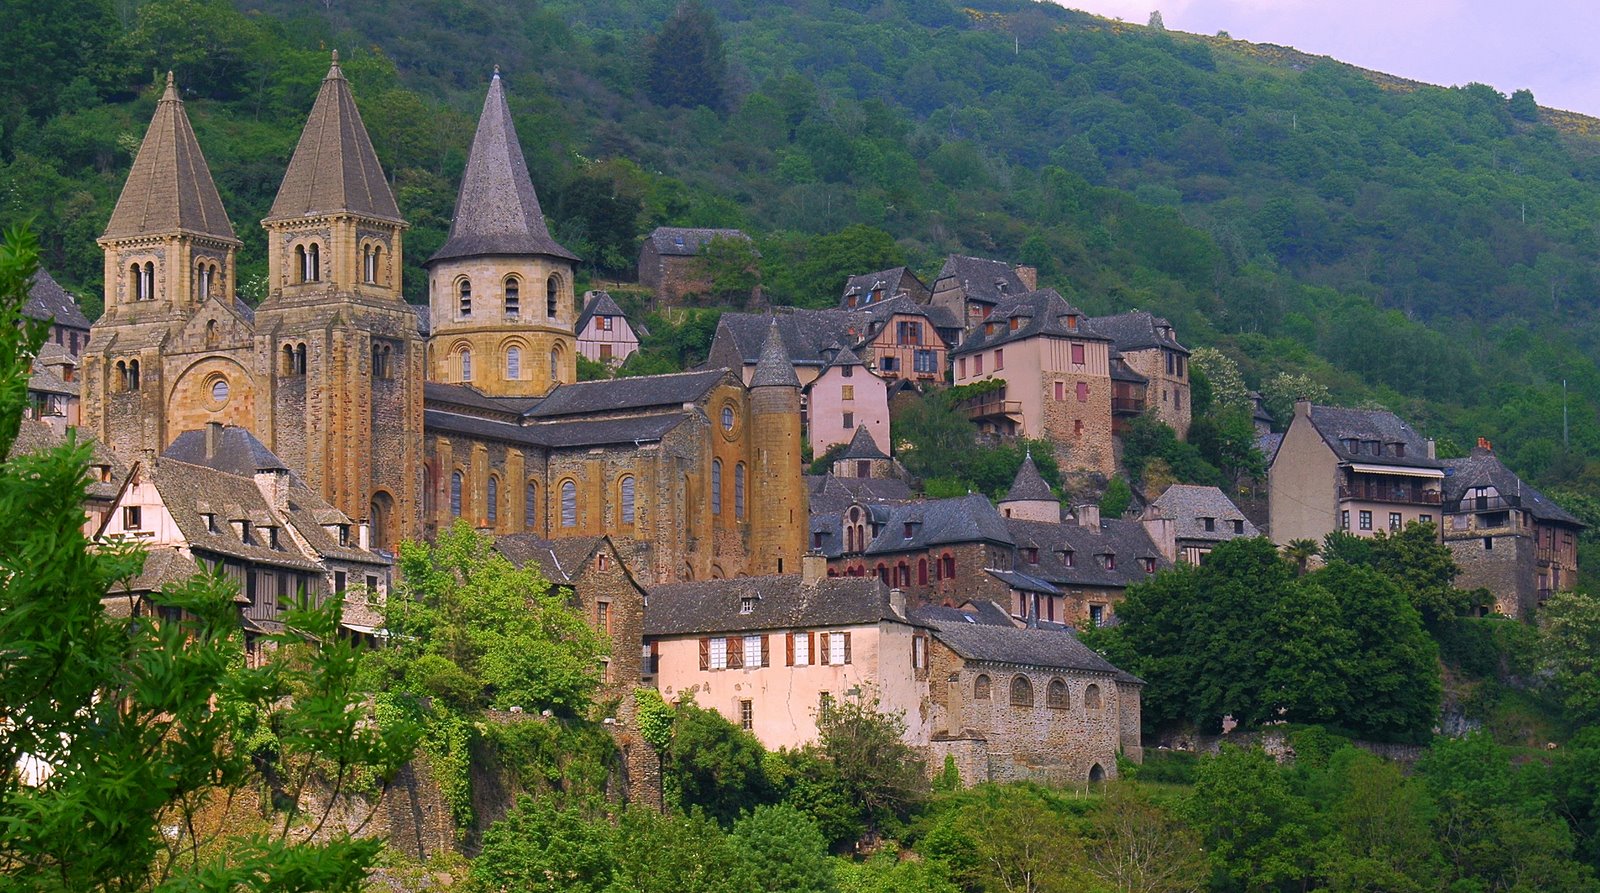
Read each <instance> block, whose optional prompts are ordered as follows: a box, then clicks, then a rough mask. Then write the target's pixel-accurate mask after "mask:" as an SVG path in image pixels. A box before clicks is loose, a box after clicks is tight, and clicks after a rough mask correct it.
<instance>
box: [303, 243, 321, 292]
mask: <svg viewBox="0 0 1600 893" xmlns="http://www.w3.org/2000/svg"><path fill="white" fill-rule="evenodd" d="M321 280H322V246H320V245H318V244H317V243H315V242H312V243H311V247H310V248H309V249H307V250H306V281H307V282H320V281H321Z"/></svg>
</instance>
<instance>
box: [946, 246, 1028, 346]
mask: <svg viewBox="0 0 1600 893" xmlns="http://www.w3.org/2000/svg"><path fill="white" fill-rule="evenodd" d="M1038 287H1039V272H1038V270H1036V269H1034V268H1033V267H1029V266H1021V265H1018V266H1012V265H1011V264H1008V263H1006V262H1005V261H998V260H989V259H987V258H982V257H968V256H966V255H961V254H952V255H950V256H949V257H947V258H945V262H944V266H943V267H942V268H940V270H939V276H938V277H937V278H936V279H934V280H933V294H932V297H930V298H929V303H930V304H932V305H933V306H935V307H942V308H944V309H945V310H946V311H947V312H949V313H950V314H951V315H952V316H954V317H955V318H956V319H958V320H961V322H962V326H963V327H964V328H970V327H971V326H973V325H976V324H977V323H979V322H981V321H983V320H985V319H988V318H989V314H991V313H993V312H994V309H995V308H996V307H998V306H999V305H1000V304H1003V303H1005V302H1006V301H1009V300H1012V299H1013V298H1017V297H1020V296H1022V295H1024V294H1027V293H1028V292H1031V291H1034V290H1035V289H1037V288H1038Z"/></svg>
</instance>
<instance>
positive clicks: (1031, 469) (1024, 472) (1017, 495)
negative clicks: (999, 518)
mask: <svg viewBox="0 0 1600 893" xmlns="http://www.w3.org/2000/svg"><path fill="white" fill-rule="evenodd" d="M1045 500H1049V501H1050V502H1055V501H1056V495H1055V493H1053V492H1051V491H1050V485H1049V484H1047V483H1045V481H1044V475H1041V474H1040V473H1039V466H1037V465H1035V464H1033V451H1032V450H1029V451H1028V454H1027V455H1026V456H1024V457H1023V458H1022V467H1021V468H1018V469H1017V477H1016V479H1015V480H1013V481H1012V482H1011V489H1010V490H1007V491H1006V498H1005V499H1003V500H1001V501H1002V502H1023V501H1029V502H1033V501H1041V502H1042V501H1045Z"/></svg>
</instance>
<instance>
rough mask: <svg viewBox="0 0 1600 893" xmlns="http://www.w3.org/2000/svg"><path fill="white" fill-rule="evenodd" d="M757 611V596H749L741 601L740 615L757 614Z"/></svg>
mask: <svg viewBox="0 0 1600 893" xmlns="http://www.w3.org/2000/svg"><path fill="white" fill-rule="evenodd" d="M755 609H756V599H755V596H753V595H747V596H744V597H743V598H741V599H739V613H740V614H752V613H754V612H755Z"/></svg>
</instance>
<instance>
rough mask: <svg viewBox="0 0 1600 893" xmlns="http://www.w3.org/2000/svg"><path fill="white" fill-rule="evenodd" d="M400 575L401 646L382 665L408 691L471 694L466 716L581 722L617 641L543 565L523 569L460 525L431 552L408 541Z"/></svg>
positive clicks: (391, 605)
mask: <svg viewBox="0 0 1600 893" xmlns="http://www.w3.org/2000/svg"><path fill="white" fill-rule="evenodd" d="M400 571H401V575H402V577H401V579H402V582H401V583H400V585H398V586H396V587H395V592H394V594H393V595H392V596H391V597H390V598H389V600H388V603H387V605H386V608H385V614H386V625H387V627H388V629H389V630H390V631H391V632H392V633H393V638H392V639H391V641H392V642H393V645H392V647H391V648H389V649H388V650H386V651H385V652H384V654H383V658H384V663H385V666H386V670H387V672H388V674H389V677H390V678H391V679H392V680H394V681H395V682H396V683H398V684H399V685H400V686H401V687H403V688H407V689H410V690H411V691H413V692H415V693H417V694H428V695H434V696H437V697H441V698H460V697H461V696H462V695H464V694H469V693H470V695H471V698H470V700H466V701H455V702H453V706H455V707H457V708H461V709H472V708H475V707H478V706H482V705H491V706H495V707H503V708H509V707H514V706H515V707H522V708H524V709H529V710H533V711H539V710H545V709H548V710H553V711H555V712H557V713H560V714H562V715H565V716H576V715H579V714H581V713H582V712H583V711H584V710H585V709H586V708H587V707H588V705H589V703H590V695H591V694H592V693H593V692H594V690H595V688H596V686H598V685H599V684H600V673H599V663H600V659H601V658H602V657H604V656H605V655H606V654H607V653H608V652H609V648H610V644H609V643H608V642H606V641H605V640H604V638H602V637H601V636H600V635H598V634H597V633H595V631H594V630H593V629H592V628H591V627H590V626H589V625H588V624H587V623H586V622H584V619H583V617H582V615H580V614H579V613H578V612H577V610H576V609H574V608H573V607H572V606H571V605H569V604H568V603H567V601H566V599H565V598H563V597H562V595H561V594H560V592H559V591H557V590H555V589H554V588H552V587H551V586H550V584H549V582H548V581H546V580H545V579H544V578H543V577H542V576H540V574H539V571H538V569H537V568H535V567H532V566H529V567H525V568H518V567H516V566H514V565H513V564H512V563H511V562H510V561H508V560H507V559H506V558H505V556H503V555H501V554H499V553H498V552H495V551H494V549H493V546H492V543H491V541H490V540H489V538H488V537H485V536H481V535H479V534H478V533H477V532H476V531H474V530H473V529H472V528H471V527H469V526H467V523H466V522H465V521H458V522H457V523H456V524H455V525H454V526H452V527H450V528H448V529H446V530H444V531H442V532H441V533H440V534H439V537H438V539H437V540H436V541H435V542H434V543H433V544H432V545H428V544H421V543H404V544H402V545H401V547H400ZM428 658H434V659H433V660H428ZM439 658H442V659H443V660H444V661H448V662H449V664H450V665H453V667H454V670H453V671H452V670H449V669H448V668H446V667H445V665H444V664H442V663H441V662H440V661H439V660H438V659H439ZM466 680H470V682H467V681H466ZM441 682H447V683H448V684H447V685H443V686H440V683H441Z"/></svg>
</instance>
